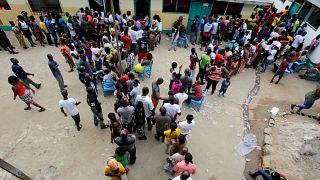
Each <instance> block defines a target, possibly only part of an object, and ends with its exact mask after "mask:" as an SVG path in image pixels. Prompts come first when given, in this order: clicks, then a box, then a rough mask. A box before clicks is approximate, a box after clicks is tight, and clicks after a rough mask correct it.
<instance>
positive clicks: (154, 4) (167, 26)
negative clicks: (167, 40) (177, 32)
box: [150, 0, 189, 32]
mask: <svg viewBox="0 0 320 180" xmlns="http://www.w3.org/2000/svg"><path fill="white" fill-rule="evenodd" d="M162 4H163V1H162V0H151V7H150V8H151V17H153V15H155V14H158V15H159V16H160V17H161V20H162V29H163V30H164V32H165V30H171V27H172V24H173V23H174V21H176V20H177V19H178V18H179V16H182V17H183V21H182V22H183V25H184V26H186V27H187V24H188V18H189V14H187V13H167V12H162Z"/></svg>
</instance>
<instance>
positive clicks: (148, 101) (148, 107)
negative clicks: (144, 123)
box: [135, 95, 154, 117]
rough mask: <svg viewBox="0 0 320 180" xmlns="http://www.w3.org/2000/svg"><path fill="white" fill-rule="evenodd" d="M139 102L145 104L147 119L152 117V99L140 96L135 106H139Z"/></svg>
mask: <svg viewBox="0 0 320 180" xmlns="http://www.w3.org/2000/svg"><path fill="white" fill-rule="evenodd" d="M139 101H141V102H142V103H143V108H144V113H145V114H146V117H150V116H151V115H152V112H151V110H153V109H154V106H153V103H152V101H151V99H150V98H149V97H148V96H142V95H138V96H137V98H136V102H135V104H137V102H139Z"/></svg>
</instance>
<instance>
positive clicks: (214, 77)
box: [206, 61, 229, 95]
mask: <svg viewBox="0 0 320 180" xmlns="http://www.w3.org/2000/svg"><path fill="white" fill-rule="evenodd" d="M222 63H223V61H218V63H217V65H216V66H211V67H210V68H208V70H207V74H208V83H207V86H206V90H207V91H208V90H209V88H210V86H211V85H212V91H211V95H212V94H213V93H214V91H215V90H216V87H217V84H218V83H219V81H220V79H221V77H222V75H226V76H227V77H229V71H228V70H227V68H225V67H222Z"/></svg>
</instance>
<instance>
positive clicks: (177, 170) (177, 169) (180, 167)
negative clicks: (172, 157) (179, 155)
mask: <svg viewBox="0 0 320 180" xmlns="http://www.w3.org/2000/svg"><path fill="white" fill-rule="evenodd" d="M184 170H187V171H189V172H190V174H194V173H196V165H195V164H192V163H189V164H187V163H186V162H185V161H184V160H183V161H181V162H178V163H177V164H176V165H175V166H174V167H173V171H174V174H175V176H179V175H180V174H181V173H182V172H183V171H184Z"/></svg>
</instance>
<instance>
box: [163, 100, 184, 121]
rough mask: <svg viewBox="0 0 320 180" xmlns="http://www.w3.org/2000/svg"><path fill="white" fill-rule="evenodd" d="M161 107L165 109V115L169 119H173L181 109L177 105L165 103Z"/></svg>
mask: <svg viewBox="0 0 320 180" xmlns="http://www.w3.org/2000/svg"><path fill="white" fill-rule="evenodd" d="M163 107H164V108H166V110H167V115H168V116H170V117H171V118H174V117H175V116H176V115H177V114H178V113H181V109H180V106H179V105H178V104H170V103H165V104H164V105H163Z"/></svg>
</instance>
